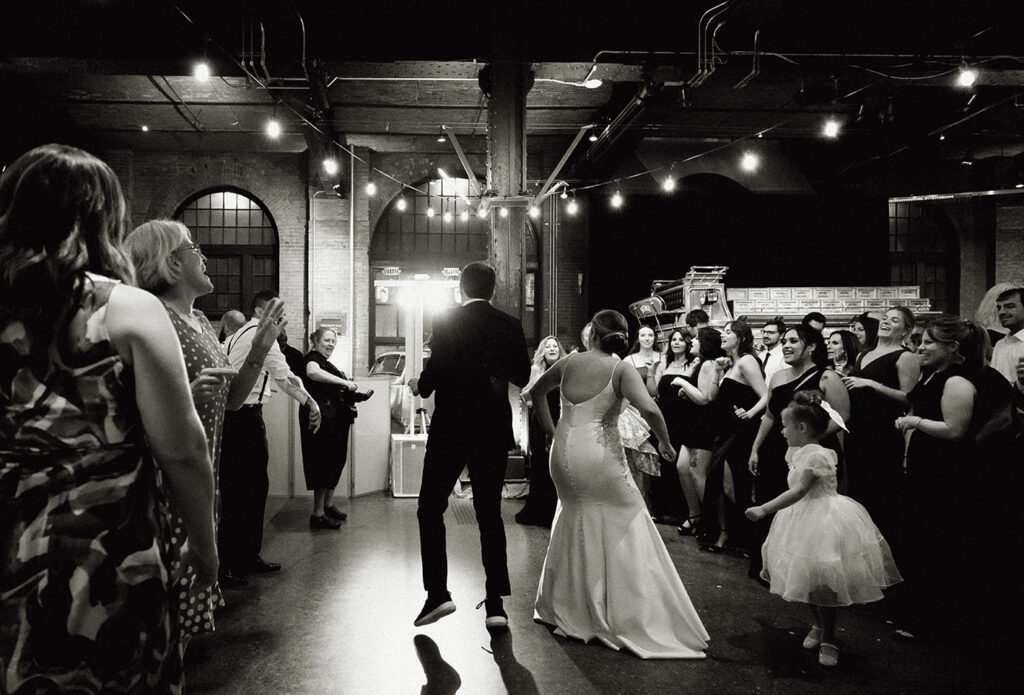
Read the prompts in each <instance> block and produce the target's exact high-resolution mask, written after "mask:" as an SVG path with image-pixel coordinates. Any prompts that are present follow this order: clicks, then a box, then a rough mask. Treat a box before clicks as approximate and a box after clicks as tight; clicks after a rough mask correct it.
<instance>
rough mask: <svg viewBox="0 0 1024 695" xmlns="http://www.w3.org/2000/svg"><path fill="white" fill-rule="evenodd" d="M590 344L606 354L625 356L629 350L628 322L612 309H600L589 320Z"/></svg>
mask: <svg viewBox="0 0 1024 695" xmlns="http://www.w3.org/2000/svg"><path fill="white" fill-rule="evenodd" d="M590 324H591V328H590V344H591V345H596V346H598V347H600V348H601V350H602V351H604V352H607V353H608V354H612V353H614V354H616V355H618V356H619V357H625V356H626V353H627V352H628V351H629V324H628V323H626V317H625V316H623V315H622V314H620V313H619V312H617V311H615V310H614V309H602V310H601V311H599V312H597V313H596V314H594V318H593V319H591V321H590Z"/></svg>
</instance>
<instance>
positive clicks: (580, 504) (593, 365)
mask: <svg viewBox="0 0 1024 695" xmlns="http://www.w3.org/2000/svg"><path fill="white" fill-rule="evenodd" d="M627 331H628V325H627V324H626V320H625V318H624V317H623V316H622V314H620V313H619V312H617V311H611V310H605V311H600V312H598V313H597V314H596V315H595V316H594V320H593V328H592V333H591V341H590V342H591V349H590V350H589V351H587V352H584V353H575V354H572V355H569V356H567V357H564V358H562V359H561V360H559V361H558V362H556V363H555V364H554V365H553V366H552V367H551V368H550V369H548V370H547V371H546V372H545V373H544V375H543V376H541V378H540V379H539V380H538V381H537V383H536V384H535V385H534V387H533V390H532V392H531V395H532V396H533V401H534V404H535V407H536V412H537V416H538V417H539V418H540V422H541V425H542V426H543V427H544V429H545V431H547V432H548V433H549V434H551V435H553V444H552V447H551V459H550V460H551V478H552V480H554V483H555V488H556V490H557V491H558V509H557V511H556V512H555V520H554V522H553V524H552V527H551V541H550V543H549V545H548V552H547V556H546V557H545V559H544V568H543V570H542V571H541V576H540V586H539V587H538V589H537V604H536V612H535V614H534V618H535V619H537V620H540V621H542V622H544V623H548V624H550V625H554V626H555V628H556V630H555V633H556V634H559V635H563V636H568V637H574V638H577V639H581V640H583V641H590V640H592V639H594V638H597V639H599V640H601V641H602V642H604V643H605V644H606V645H608V646H609V647H611V648H612V649H616V650H618V649H622V648H625V649H628V650H630V651H631V652H633V653H634V654H636V655H637V656H639V657H641V658H644V659H687V658H689V659H700V658H703V657H704V656H705V655H704V650H705V649H706V648H707V640H708V639H709V637H708V633H707V631H706V630H705V629H704V625H703V624H702V623H701V621H700V618H699V617H698V616H697V611H696V609H694V607H693V604H692V603H691V602H690V597H689V595H687V593H686V589H685V588H684V587H683V583H682V581H680V579H679V575H678V573H677V572H676V568H675V566H674V565H673V564H672V560H671V558H669V555H668V551H667V550H666V549H665V544H664V543H663V542H662V540H661V536H660V535H658V531H657V529H656V528H655V526H654V523H653V522H652V521H651V517H650V515H649V514H648V511H647V507H646V506H645V505H644V501H643V498H642V497H641V496H640V491H639V490H638V489H637V487H636V484H635V483H634V482H633V477H632V476H631V475H630V472H629V468H628V467H627V465H626V459H625V455H624V453H623V447H622V442H621V440H620V439H619V431H618V417H619V411H620V410H621V409H622V400H623V398H625V399H627V400H629V401H630V402H631V403H632V404H633V405H634V406H636V408H637V409H638V410H639V411H640V413H641V414H642V415H643V416H644V419H646V420H647V422H648V423H649V424H650V425H651V429H652V430H653V431H654V434H655V435H656V436H657V437H658V441H659V442H662V443H661V444H660V446H659V451H660V453H661V455H662V456H664V457H665V458H666V459H670V460H673V461H674V460H675V451H673V450H672V445H671V444H669V443H668V442H669V437H668V431H667V429H666V427H665V420H664V418H662V416H661V412H660V411H659V410H658V407H657V405H655V403H654V401H653V400H652V399H651V397H650V395H649V394H648V393H647V389H646V388H645V387H644V384H643V382H642V381H641V380H640V375H639V374H638V373H637V371H636V369H635V368H633V367H631V366H630V365H628V364H626V363H625V362H622V361H621V360H620V359H619V357H617V356H616V355H615V354H614V353H615V352H619V353H620V354H624V353H625V349H626V347H627V345H628V340H627ZM559 385H560V386H561V399H562V415H561V419H560V420H559V421H558V428H557V430H556V429H555V426H554V424H553V421H552V418H551V413H550V411H549V410H548V408H547V399H546V398H544V397H543V396H544V394H545V393H547V392H548V391H550V390H551V389H553V388H556V387H559Z"/></svg>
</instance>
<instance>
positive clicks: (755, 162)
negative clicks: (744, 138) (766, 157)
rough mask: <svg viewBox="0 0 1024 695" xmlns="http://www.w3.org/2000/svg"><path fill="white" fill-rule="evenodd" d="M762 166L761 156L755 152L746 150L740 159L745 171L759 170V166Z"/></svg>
mask: <svg viewBox="0 0 1024 695" xmlns="http://www.w3.org/2000/svg"><path fill="white" fill-rule="evenodd" d="M759 166H761V158H760V157H758V156H757V155H756V154H754V153H753V152H744V153H743V158H742V159H740V168H741V169H743V171H750V172H753V171H757V168H758V167H759Z"/></svg>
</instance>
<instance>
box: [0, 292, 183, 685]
mask: <svg viewBox="0 0 1024 695" xmlns="http://www.w3.org/2000/svg"><path fill="white" fill-rule="evenodd" d="M115 284H116V283H115V281H113V280H109V279H107V278H103V277H100V276H95V275H85V276H83V279H82V281H81V283H80V288H81V296H80V297H79V298H78V303H77V310H74V309H73V311H74V314H73V316H72V318H71V320H70V321H69V323H68V325H67V326H65V327H62V328H61V329H60V330H59V331H58V335H57V338H56V340H55V341H54V344H53V345H52V347H51V348H50V350H49V352H48V353H47V352H43V353H42V354H43V358H42V359H41V360H40V359H38V357H37V356H33V354H32V353H33V351H32V342H33V339H34V338H35V337H36V336H34V335H32V334H30V333H29V332H28V330H27V328H26V326H25V324H23V323H22V322H21V321H18V320H16V319H11V318H8V317H0V409H2V411H3V417H2V418H0V668H2V670H0V692H4V693H42V692H46V693H54V692H74V693H101V692H102V693H128V692H131V693H138V692H145V693H179V692H180V691H181V678H182V671H181V657H180V650H179V639H178V634H179V633H178V631H177V629H176V627H175V621H174V620H173V618H172V615H171V611H170V610H169V600H170V595H169V592H170V586H169V584H170V575H169V568H170V566H171V563H172V561H173V552H174V551H173V548H172V546H171V543H170V529H169V518H168V512H167V507H166V502H165V500H164V498H163V495H162V493H161V487H160V482H159V478H160V475H159V472H158V469H157V467H156V464H155V462H154V460H153V457H152V455H151V453H150V451H149V449H148V447H147V445H146V441H145V433H144V432H143V429H142V423H141V420H140V417H139V412H138V410H137V407H136V405H135V394H134V386H135V381H134V373H133V370H132V368H131V366H130V365H128V364H126V363H125V362H124V361H123V360H122V358H121V356H120V355H119V354H118V353H117V351H116V350H115V349H114V346H113V345H112V344H111V343H110V339H109V335H108V333H107V328H106V323H105V320H106V310H107V300H108V298H109V296H110V292H111V290H112V288H113V287H114V285H115ZM35 352H36V354H37V355H38V353H39V351H38V350H36V351H35Z"/></svg>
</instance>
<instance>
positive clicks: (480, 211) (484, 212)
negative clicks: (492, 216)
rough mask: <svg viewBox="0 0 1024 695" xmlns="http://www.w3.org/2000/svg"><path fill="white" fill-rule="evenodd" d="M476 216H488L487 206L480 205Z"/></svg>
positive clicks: (481, 217) (482, 217)
mask: <svg viewBox="0 0 1024 695" xmlns="http://www.w3.org/2000/svg"><path fill="white" fill-rule="evenodd" d="M476 216H477V217H479V218H480V219H484V218H485V217H487V208H485V207H483V206H480V207H478V208H477V209H476Z"/></svg>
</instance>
